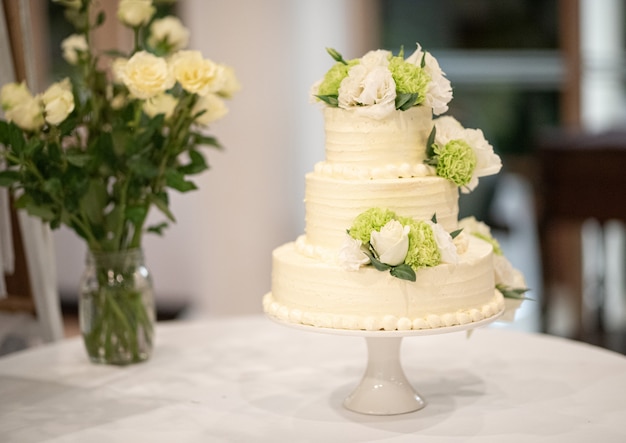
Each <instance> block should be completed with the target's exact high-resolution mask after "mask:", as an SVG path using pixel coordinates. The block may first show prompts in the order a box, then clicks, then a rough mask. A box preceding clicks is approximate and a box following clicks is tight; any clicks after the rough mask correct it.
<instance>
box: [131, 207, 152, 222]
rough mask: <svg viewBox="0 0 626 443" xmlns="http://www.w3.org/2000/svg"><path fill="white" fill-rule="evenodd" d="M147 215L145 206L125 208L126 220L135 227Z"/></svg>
mask: <svg viewBox="0 0 626 443" xmlns="http://www.w3.org/2000/svg"><path fill="white" fill-rule="evenodd" d="M147 215H148V210H147V208H146V207H145V206H141V205H135V206H129V207H127V208H126V219H128V220H129V221H130V222H131V223H133V224H135V225H137V224H141V223H143V221H144V220H145V219H146V216H147Z"/></svg>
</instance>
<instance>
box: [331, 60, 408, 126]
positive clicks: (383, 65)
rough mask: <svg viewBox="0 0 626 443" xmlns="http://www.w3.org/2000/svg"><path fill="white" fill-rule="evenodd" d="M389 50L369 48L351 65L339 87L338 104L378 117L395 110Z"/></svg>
mask: <svg viewBox="0 0 626 443" xmlns="http://www.w3.org/2000/svg"><path fill="white" fill-rule="evenodd" d="M390 55H391V53H390V52H389V51H382V50H377V51H370V52H368V53H367V54H366V55H364V56H363V58H362V59H361V63H359V64H358V65H355V66H353V67H351V68H350V70H349V71H348V76H347V77H346V78H344V79H343V80H342V81H341V85H340V86H339V95H338V101H339V107H340V108H343V109H353V110H354V111H355V112H357V113H360V114H362V115H367V116H369V117H372V118H376V119H381V118H383V117H385V116H386V115H389V114H390V113H391V112H393V111H394V109H395V99H396V84H395V82H394V81H393V77H392V75H391V71H389V69H388V68H387V66H388V65H389V57H390Z"/></svg>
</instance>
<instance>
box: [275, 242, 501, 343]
mask: <svg viewBox="0 0 626 443" xmlns="http://www.w3.org/2000/svg"><path fill="white" fill-rule="evenodd" d="M263 308H264V310H265V312H266V313H267V314H269V315H271V316H274V317H276V318H278V319H280V320H282V321H287V322H290V323H296V324H304V325H310V326H316V327H325V328H335V329H351V330H368V331H377V330H410V329H430V328H438V327H446V326H456V325H465V324H468V323H472V322H477V321H481V320H484V319H487V318H490V317H493V316H495V315H498V314H500V312H501V311H502V310H503V309H504V301H503V297H502V295H501V294H500V292H498V291H497V290H495V284H494V270H493V257H492V248H491V246H490V245H488V244H487V243H486V242H483V241H481V240H478V239H472V240H471V241H470V244H469V247H468V250H467V251H466V252H465V253H464V254H463V255H462V256H461V260H460V262H459V263H457V264H442V265H439V266H436V267H432V268H423V269H420V270H418V271H417V280H416V281H415V282H410V281H406V280H400V279H398V278H395V277H393V276H391V275H390V274H389V273H388V272H381V271H377V270H376V269H374V268H373V267H372V266H366V267H362V268H361V269H359V270H358V271H347V270H344V269H343V268H341V267H340V266H337V265H335V264H333V263H328V262H324V261H321V260H318V259H315V258H312V257H307V256H305V255H302V254H300V253H299V252H298V251H297V250H296V247H295V243H293V242H292V243H287V244H285V245H283V246H280V247H279V248H277V249H275V250H274V253H273V271H272V292H270V293H268V294H266V295H265V296H264V298H263Z"/></svg>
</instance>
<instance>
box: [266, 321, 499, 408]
mask: <svg viewBox="0 0 626 443" xmlns="http://www.w3.org/2000/svg"><path fill="white" fill-rule="evenodd" d="M502 312H503V311H501V312H499V313H498V314H496V315H494V316H492V317H489V318H486V319H484V320H480V321H477V322H473V323H468V324H465V325H458V326H448V327H440V328H433V329H418V330H408V331H360V330H359V331H356V330H348V329H333V328H320V327H315V326H307V325H302V324H297V323H290V322H287V321H283V320H281V319H279V318H277V317H274V316H272V315H269V314H268V317H269V318H270V319H271V320H273V321H275V322H277V323H279V324H281V325H284V326H289V327H291V328H296V329H301V330H305V331H310V332H320V333H326V334H333V335H346V336H359V337H364V338H365V341H366V343H367V367H366V369H365V374H364V375H363V378H362V379H361V381H360V382H359V384H358V385H357V387H356V388H355V389H354V390H353V391H352V393H351V394H350V395H348V397H347V398H346V399H345V400H344V402H343V405H344V407H345V408H346V409H349V410H351V411H354V412H358V413H361V414H369V415H397V414H406V413H409V412H414V411H418V410H420V409H422V408H423V407H424V406H426V402H425V401H424V399H423V398H422V397H420V395H419V394H418V393H417V392H416V391H415V390H414V389H413V387H412V386H411V384H410V383H409V381H408V380H407V378H406V375H405V374H404V371H403V369H402V363H401V360H400V345H401V343H402V339H403V338H404V337H412V336H423V335H436V334H447V333H451V332H459V331H468V330H471V329H475V328H479V327H482V326H485V325H488V324H489V323H492V322H493V321H495V320H497V319H498V317H500V316H501V315H502Z"/></svg>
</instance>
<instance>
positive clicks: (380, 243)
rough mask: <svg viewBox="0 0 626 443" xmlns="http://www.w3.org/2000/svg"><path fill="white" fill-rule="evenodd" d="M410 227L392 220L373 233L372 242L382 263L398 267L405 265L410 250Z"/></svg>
mask: <svg viewBox="0 0 626 443" xmlns="http://www.w3.org/2000/svg"><path fill="white" fill-rule="evenodd" d="M410 230H411V228H410V227H409V226H402V224H401V223H400V222H399V221H397V220H391V221H389V222H387V223H386V224H385V226H383V227H382V228H380V231H372V236H371V239H370V242H371V244H372V247H373V248H374V250H375V251H376V253H377V254H378V259H379V260H380V262H381V263H385V264H387V265H389V266H398V265H399V264H402V263H404V259H405V258H406V254H407V252H408V250H409V232H410Z"/></svg>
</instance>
